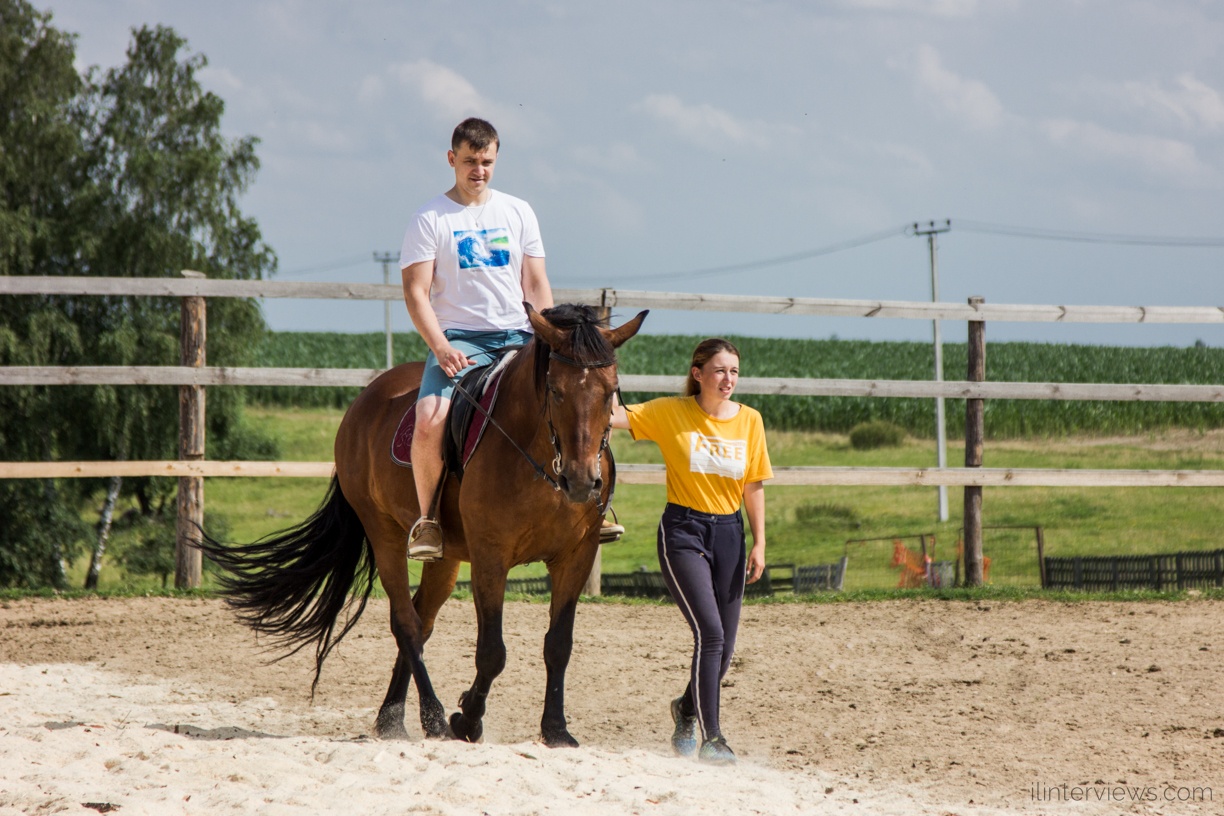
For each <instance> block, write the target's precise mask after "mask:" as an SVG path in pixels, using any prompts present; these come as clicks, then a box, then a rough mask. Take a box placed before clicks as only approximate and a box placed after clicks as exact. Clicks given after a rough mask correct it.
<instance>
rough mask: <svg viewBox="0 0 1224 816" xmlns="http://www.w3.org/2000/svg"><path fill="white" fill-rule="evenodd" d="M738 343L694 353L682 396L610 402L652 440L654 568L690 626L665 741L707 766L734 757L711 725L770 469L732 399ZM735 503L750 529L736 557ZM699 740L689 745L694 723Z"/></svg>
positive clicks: (748, 413) (758, 424) (760, 434)
mask: <svg viewBox="0 0 1224 816" xmlns="http://www.w3.org/2000/svg"><path fill="white" fill-rule="evenodd" d="M738 380H739V350H738V349H736V347H735V346H734V345H732V344H731V343H730V342H728V341H726V340H722V339H720V338H710V339H708V340H703V341H702V342H701V343H699V344H698V345H697V348H696V349H695V350H694V351H693V358H692V362H691V364H690V366H689V374H688V380H687V382H686V383H685V392H684V396H680V397H661V398H659V399H654V400H651V401H650V402H645V403H641V404H639V405H631V406H628V407H625V406H620V405H617V406H616V407H615V408H614V410H613V413H612V425H613V427H616V428H623V429H626V430H628V431H629V433H630V434H631V435H632V436H633V438H634V439H647V440H650V441H652V442H655V443H656V444H658V446H659V449H660V451H661V452H662V454H663V462H664V465H665V467H666V470H667V507H666V508H665V509H664V511H663V518H662V520H661V521H660V522H659V531H658V552H659V566H660V568H661V569H662V570H663V577H664V580H665V581H666V582H667V586H668V589H669V590H670V591H671V594H672V598H674V599H675V601H676V605H677V606H678V607H679V608H680V611H681V613H683V615H684V618H685V620H686V621H688V624H689V627H690V628H691V629H692V631H693V665H692V670H691V672H690V676H689V684H688V687H687V688H686V689H685V690H684V694H683V695H681V696H680V697H678V698H677V699H675V700H673V701H672V704H671V715H672V720H673V721H674V723H675V732H674V733H673V734H672V748H673V749H675V751H676V753H677V754H681V755H691V754H693V753H694V752H696V753H697V756H698V759H700V760H702V761H704V762H710V763H715V764H726V763H731V762H734V761H735V753H734V752H733V751H732V750H731V748H730V747H728V745H727V741H726V740H725V739H724V738H723V735H722V730H721V729H720V727H719V698H720V685H721V681H722V678H723V675H725V674H726V673H727V669H728V667H730V665H731V655H732V653H733V652H734V651H735V635H736V631H737V630H738V628H739V618H740V606H741V605H742V603H743V599H744V583H745V580H747V582H748V583H752V582H754V581H756V580H757V579H758V578H760V577H761V574H762V573H763V572H764V570H765V490H764V485H763V482H764V480H766V479H770V478H772V477H773V469H772V468H771V467H770V464H769V452H768V451H767V450H766V447H765V427H764V424H763V423H762V421H761V415H760V413H759V412H757V411H756V410H754V409H752V408H749V407H748V406H746V405H740V404H739V403H737V402H733V401H732V400H731V396H732V394H733V393H734V392H735V386H736V383H737V382H738ZM741 505H742V506H743V508H744V510H745V511H746V512H747V514H748V526H749V529H750V530H751V532H752V549H751V550H750V551H749V552H748V553H747V556H746V557H745V537H744V521H743V516H742V515H741V513H740V507H741ZM698 728H700V730H701V747H700V749H698V746H697V729H698Z"/></svg>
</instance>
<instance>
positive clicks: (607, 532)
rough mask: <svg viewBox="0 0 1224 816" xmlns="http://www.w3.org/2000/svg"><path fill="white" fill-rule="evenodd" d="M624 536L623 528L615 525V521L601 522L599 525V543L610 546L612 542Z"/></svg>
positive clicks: (620, 525)
mask: <svg viewBox="0 0 1224 816" xmlns="http://www.w3.org/2000/svg"><path fill="white" fill-rule="evenodd" d="M624 534H625V526H624V525H623V524H617V523H616V522H615V521H608V520H607V519H604V520H603V524H601V525H599V543H600V544H611V543H612V542H613V541H620V537H621V536H623V535H624Z"/></svg>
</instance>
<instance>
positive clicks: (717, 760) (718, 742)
mask: <svg viewBox="0 0 1224 816" xmlns="http://www.w3.org/2000/svg"><path fill="white" fill-rule="evenodd" d="M697 759H698V761H700V762H705V763H707V764H709V765H734V764H735V752H734V751H732V750H731V746H729V745H727V741H726V740H725V739H723V738H722V737H714V738H713V739H708V740H706V741H705V742H703V743H701V750H700V751H698V752H697Z"/></svg>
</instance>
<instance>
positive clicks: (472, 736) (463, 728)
mask: <svg viewBox="0 0 1224 816" xmlns="http://www.w3.org/2000/svg"><path fill="white" fill-rule="evenodd" d="M450 730H451V734H452V735H453V736H454V738H455V739H457V740H462V741H463V742H480V739H481V737H483V736H484V725H483V724H482V723H480V722H479V721H477V723H476V724H475V725H473V726H471V727H469V726H468V725H467V719H466V718H465V717H464V716H463V715H462V714H461V713H459V712H455V713H454V714H452V715H451V718H450Z"/></svg>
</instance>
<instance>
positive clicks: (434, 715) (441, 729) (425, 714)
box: [421, 705, 451, 739]
mask: <svg viewBox="0 0 1224 816" xmlns="http://www.w3.org/2000/svg"><path fill="white" fill-rule="evenodd" d="M421 729H422V730H423V731H424V732H425V739H443V738H445V737H449V736H451V731H450V724H449V723H448V722H447V721H446V711H445V710H444V709H443V708H442V706H441V705H439V706H436V707H435V706H427V707H422V709H421Z"/></svg>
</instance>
